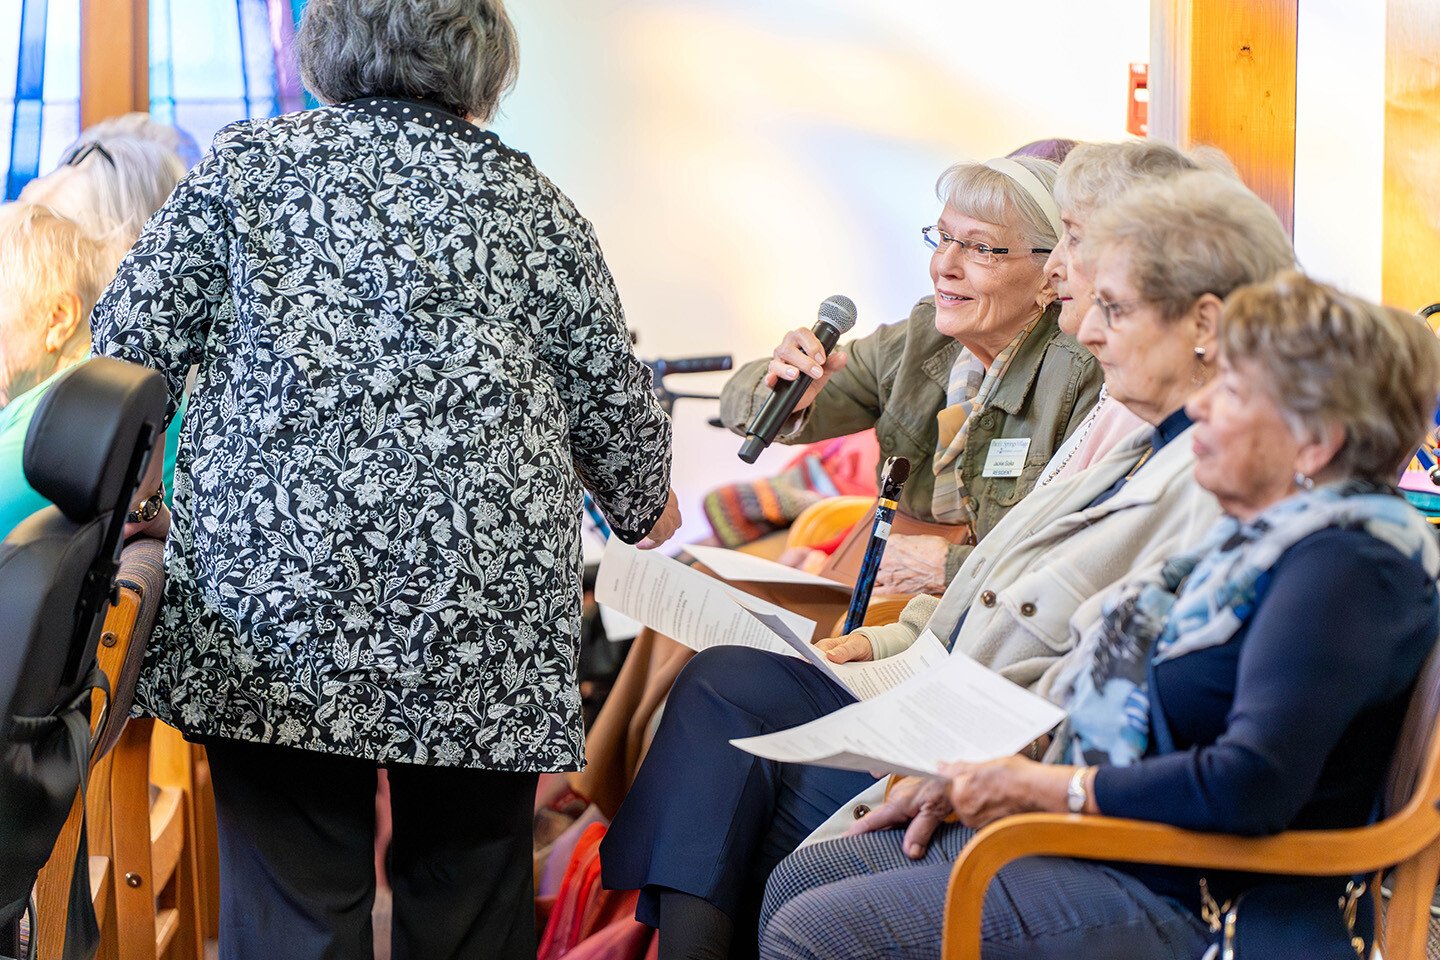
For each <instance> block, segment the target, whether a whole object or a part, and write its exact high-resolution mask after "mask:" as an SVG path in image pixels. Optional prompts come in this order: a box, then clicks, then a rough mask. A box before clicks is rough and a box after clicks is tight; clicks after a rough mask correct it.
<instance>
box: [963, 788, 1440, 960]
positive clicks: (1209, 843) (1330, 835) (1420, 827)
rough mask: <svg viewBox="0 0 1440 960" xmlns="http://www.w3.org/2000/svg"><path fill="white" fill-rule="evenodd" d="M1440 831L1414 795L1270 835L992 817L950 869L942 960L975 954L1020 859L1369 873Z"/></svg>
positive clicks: (1105, 820)
mask: <svg viewBox="0 0 1440 960" xmlns="http://www.w3.org/2000/svg"><path fill="white" fill-rule="evenodd" d="M1437 837H1440V811H1437V810H1436V809H1435V808H1433V807H1431V806H1430V805H1429V804H1427V803H1424V802H1423V798H1419V797H1417V798H1416V802H1412V803H1411V804H1410V805H1409V806H1407V807H1406V808H1405V809H1404V810H1403V811H1401V812H1400V813H1399V814H1397V815H1396V816H1393V817H1390V818H1389V819H1387V820H1383V821H1381V822H1380V823H1377V824H1374V825H1372V826H1367V827H1357V828H1354V829H1349V830H1292V831H1289V832H1286V833H1281V834H1277V835H1275V836H1269V837H1237V836H1230V835H1227V834H1214V833H1200V832H1197V831H1193V830H1181V829H1179V828H1177V827H1171V826H1166V825H1165V824H1159V823H1151V822H1148V821H1144V820H1126V819H1121V818H1119V817H1082V816H1075V815H1072V814H1051V813H1041V814H1023V815H1020V816H1014V817H1006V818H1004V819H1003V820H998V821H996V822H995V823H992V824H990V825H989V826H988V827H986V828H985V829H983V830H981V831H980V832H979V833H978V834H976V835H975V838H974V839H973V840H971V841H970V843H969V844H967V845H966V847H965V849H964V850H963V851H962V852H961V854H960V857H959V859H957V860H956V861H955V866H954V868H953V869H952V870H951V872H950V889H949V893H948V894H947V896H946V904H945V938H944V944H943V947H942V950H941V956H942V958H943V960H979V957H980V915H981V911H982V908H983V906H984V902H985V891H986V888H987V887H988V886H989V885H990V881H991V879H992V878H994V876H995V874H996V873H998V872H999V871H1000V869H1001V868H1002V867H1004V866H1005V865H1006V864H1007V863H1010V862H1011V861H1012V860H1018V859H1020V858H1021V857H1072V858H1075V859H1080V860H1122V861H1125V862H1128V863H1149V864H1158V865H1163V866H1188V867H1196V868H1201V869H1211V870H1243V871H1253V872H1257V873H1281V874H1291V875H1299V876H1344V875H1347V874H1368V873H1373V872H1375V871H1376V870H1380V869H1382V868H1385V867H1389V866H1392V865H1394V864H1396V863H1399V862H1401V861H1403V860H1407V859H1409V858H1410V857H1412V856H1414V855H1415V854H1417V853H1418V852H1420V851H1422V850H1424V849H1425V848H1426V847H1428V846H1430V845H1431V844H1433V843H1434V842H1435V841H1436V838H1437Z"/></svg>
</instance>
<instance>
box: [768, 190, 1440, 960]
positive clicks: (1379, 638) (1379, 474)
mask: <svg viewBox="0 0 1440 960" xmlns="http://www.w3.org/2000/svg"><path fill="white" fill-rule="evenodd" d="M1192 176H1193V175H1192ZM1123 256H1128V254H1124V255H1122V257H1123ZM1107 272H1108V271H1107V269H1106V258H1104V257H1103V256H1102V257H1101V258H1099V259H1097V260H1096V272H1095V286H1096V288H1097V291H1098V292H1099V294H1100V295H1101V297H1102V298H1104V299H1105V300H1106V301H1107V304H1105V305H1101V306H1097V308H1096V311H1095V312H1098V311H1101V310H1103V309H1105V307H1106V306H1107V305H1116V304H1119V303H1121V302H1123V300H1124V299H1130V300H1131V301H1132V305H1131V307H1130V312H1129V315H1128V316H1127V317H1126V318H1125V320H1127V321H1130V320H1136V319H1138V318H1139V317H1140V316H1141V315H1142V312H1148V311H1155V310H1159V309H1164V306H1163V304H1152V303H1148V302H1147V301H1146V300H1144V299H1141V298H1142V297H1143V296H1144V290H1143V289H1133V288H1132V289H1130V290H1129V291H1125V290H1120V289H1114V288H1112V287H1111V285H1110V284H1109V283H1107V279H1106V278H1107ZM1122 295H1123V296H1122ZM1089 322H1090V321H1089V320H1088V319H1087V323H1089ZM1121 322H1122V321H1121V319H1120V318H1119V317H1116V319H1115V323H1116V326H1117V327H1118V326H1119V325H1120V323H1121ZM1219 342H1220V354H1219V371H1218V373H1219V375H1218V377H1217V378H1216V379H1215V380H1214V381H1212V382H1211V383H1210V384H1209V385H1208V386H1206V387H1205V388H1204V389H1202V390H1200V391H1199V392H1198V393H1197V394H1196V395H1195V396H1193V397H1192V398H1191V399H1190V401H1189V404H1188V408H1189V410H1190V412H1191V415H1192V416H1193V417H1194V419H1195V421H1196V427H1195V432H1194V441H1193V443H1194V448H1195V453H1196V466H1195V478H1196V480H1197V481H1198V482H1199V484H1200V485H1201V486H1203V487H1204V488H1205V489H1207V490H1209V491H1210V492H1211V493H1213V494H1214V495H1215V497H1216V499H1217V500H1218V501H1219V504H1220V506H1221V508H1222V509H1223V510H1224V512H1225V514H1226V517H1225V518H1224V519H1222V520H1221V521H1220V522H1219V523H1218V524H1217V525H1216V526H1215V527H1214V528H1213V529H1212V530H1211V531H1210V533H1209V534H1208V535H1207V536H1206V537H1205V539H1204V540H1203V541H1202V542H1201V543H1200V544H1198V545H1197V546H1196V547H1194V548H1192V549H1191V550H1190V551H1188V552H1185V553H1182V554H1180V555H1178V556H1176V557H1173V558H1171V559H1170V560H1169V561H1168V562H1166V563H1165V564H1163V565H1161V566H1156V567H1152V568H1151V569H1150V570H1149V571H1147V572H1145V573H1143V574H1140V575H1137V576H1135V577H1133V578H1130V579H1128V580H1127V581H1125V582H1124V583H1123V584H1121V585H1120V586H1118V587H1117V588H1116V589H1115V590H1113V591H1112V592H1110V593H1109V595H1108V596H1107V597H1106V599H1105V601H1104V603H1103V609H1102V610H1101V614H1102V616H1101V617H1100V618H1098V619H1096V620H1094V621H1092V623H1090V624H1089V625H1087V626H1086V627H1085V628H1084V630H1083V632H1082V633H1081V639H1080V640H1079V643H1078V646H1077V647H1076V650H1075V653H1074V654H1073V655H1072V657H1071V658H1070V659H1069V661H1068V662H1067V663H1066V664H1065V668H1064V669H1063V670H1062V674H1061V676H1060V678H1059V679H1058V681H1057V689H1056V694H1057V697H1058V699H1059V702H1062V703H1064V704H1065V705H1066V710H1067V713H1068V716H1069V719H1068V721H1067V723H1066V724H1065V725H1062V727H1061V729H1060V732H1059V734H1058V735H1057V737H1056V742H1055V744H1054V745H1053V746H1052V747H1051V751H1050V756H1049V759H1050V760H1051V761H1053V762H1050V763H1037V762H1035V761H1032V760H1028V759H1025V758H1022V757H1018V756H1017V757H1008V758H1005V759H1001V760H995V761H991V762H989V763H981V764H954V765H953V767H952V768H951V770H950V771H949V772H950V775H951V779H950V780H949V781H948V782H946V781H938V782H939V783H940V784H941V785H942V789H938V790H935V789H930V788H929V787H928V784H927V786H921V787H916V786H914V784H915V781H914V780H910V781H902V783H901V784H900V785H899V786H897V787H896V788H895V790H894V791H893V792H892V798H891V800H890V801H889V802H887V804H886V805H885V806H883V807H880V808H878V809H876V810H875V811H874V812H873V813H871V814H870V815H869V816H868V817H866V818H865V819H864V820H862V821H861V822H860V823H859V824H857V827H856V830H857V832H858V833H859V835H857V836H851V837H846V838H843V839H840V840H833V841H828V842H825V843H820V844H816V845H814V846H811V847H807V848H805V849H803V850H800V851H799V852H797V853H795V854H794V855H792V856H791V857H789V858H787V859H786V860H785V861H784V862H783V863H781V864H780V866H779V867H777V869H776V870H775V872H774V873H773V874H772V876H771V880H770V885H769V889H768V890H767V892H766V904H765V913H766V918H767V919H766V920H765V921H762V923H763V933H762V943H761V955H762V956H764V957H766V958H775V960H780V958H784V960H798V958H816V960H818V958H822V957H834V956H846V957H855V958H879V957H894V956H905V957H911V958H922V957H939V956H940V941H941V921H942V916H943V913H944V902H945V892H946V888H947V885H948V881H949V876H950V869H951V865H952V861H953V860H954V858H955V857H956V856H957V854H958V853H959V851H960V850H961V849H962V848H963V847H964V845H965V844H966V843H967V842H968V840H969V838H970V837H971V836H973V834H974V831H975V829H977V828H979V827H982V826H984V825H985V824H987V823H990V822H991V821H994V820H996V819H999V818H1001V817H1005V816H1008V815H1011V814H1015V813H1024V812H1036V811H1040V812H1047V811H1048V812H1065V811H1067V810H1069V811H1072V812H1083V813H1085V814H1091V815H1102V814H1104V815H1111V816H1119V817H1131V818H1138V819H1142V820H1151V821H1155V822H1159V823H1166V824H1171V825H1173V826H1177V827H1182V828H1185V829H1190V830H1203V831H1213V832H1218V833H1227V834H1241V835H1249V836H1260V835H1265V834H1272V833H1276V832H1279V831H1282V830H1287V829H1340V828H1347V827H1357V826H1361V825H1363V824H1365V823H1366V822H1368V820H1369V819H1370V817H1371V813H1372V810H1373V809H1374V804H1375V801H1376V798H1377V794H1378V790H1379V787H1380V784H1381V782H1382V778H1383V776H1384V772H1385V769H1386V766H1387V765H1388V762H1389V757H1390V753H1391V750H1392V748H1393V745H1394V743H1395V740H1396V737H1397V736H1398V734H1399V731H1400V724H1401V721H1402V719H1403V717H1404V714H1405V710H1406V704H1407V702H1408V700H1409V696H1410V691H1411V689H1412V687H1413V685H1414V683H1415V679H1416V677H1417V675H1418V672H1419V669H1420V667H1421V664H1422V663H1423V662H1424V660H1425V658H1426V656H1427V655H1428V654H1429V653H1430V651H1431V650H1432V649H1433V647H1434V646H1435V638H1436V631H1437V626H1440V605H1437V596H1436V585H1435V579H1436V575H1437V573H1440V550H1437V544H1436V539H1435V535H1434V532H1433V531H1432V530H1431V529H1430V528H1429V526H1428V525H1427V524H1426V523H1425V521H1424V519H1423V518H1422V517H1421V516H1420V515H1419V514H1418V513H1416V512H1415V511H1414V510H1413V509H1411V508H1410V507H1409V506H1408V505H1407V504H1406V503H1405V502H1404V500H1403V499H1401V498H1400V497H1399V496H1398V494H1397V492H1396V491H1395V489H1394V482H1395V478H1396V477H1397V476H1398V473H1399V470H1400V469H1401V467H1402V466H1403V465H1404V464H1405V462H1406V461H1408V459H1409V458H1410V456H1411V454H1412V452H1413V451H1414V449H1415V446H1416V443H1417V442H1418V441H1419V440H1420V438H1421V437H1422V436H1423V435H1424V434H1425V431H1426V429H1427V428H1428V426H1429V424H1430V422H1431V414H1432V412H1433V410H1434V404H1435V396H1436V393H1437V391H1440V343H1437V342H1436V340H1435V338H1434V337H1433V336H1431V334H1430V332H1429V331H1428V330H1427V329H1426V328H1425V326H1424V324H1422V323H1420V322H1419V321H1418V320H1416V319H1415V318H1414V317H1413V316H1410V315H1407V314H1404V313H1401V312H1400V311H1397V310H1392V309H1389V308H1386V307H1380V306H1376V305H1374V304H1371V303H1367V302H1365V301H1363V300H1361V299H1359V298H1356V297H1351V296H1347V295H1345V294H1342V293H1340V292H1339V291H1336V290H1334V289H1332V288H1330V287H1326V286H1324V285H1321V284H1318V283H1315V282H1313V281H1311V280H1308V279H1306V278H1305V277H1303V276H1301V275H1300V274H1298V273H1294V272H1287V273H1284V274H1281V275H1280V276H1279V277H1277V278H1275V279H1274V280H1272V281H1270V282H1267V283H1261V284H1256V285H1254V286H1250V287H1245V288H1243V289H1241V290H1239V291H1237V292H1235V293H1234V294H1232V295H1231V296H1230V297H1229V298H1228V300H1227V301H1226V304H1225V309H1224V314H1223V319H1222V321H1221V328H1220V337H1219ZM1103 356H1104V354H1103V353H1102V357H1103ZM935 782H936V781H929V782H928V783H935ZM921 796H923V797H925V800H924V802H922V803H917V802H916V799H917V797H921ZM952 812H953V813H955V814H956V815H957V816H958V819H959V823H953V824H944V825H940V824H941V821H942V820H943V819H944V818H945V817H946V816H947V815H948V814H950V813H952ZM907 822H908V824H909V827H908V829H906V830H904V831H903V832H902V830H901V829H899V828H900V827H902V826H904V825H905V824H906V823H907ZM937 826H938V832H937ZM887 828H895V829H887ZM875 830H879V831H881V832H865V831H875ZM1347 879H1348V878H1345V877H1340V878H1335V879H1333V880H1332V881H1323V882H1321V883H1320V884H1319V885H1318V886H1319V889H1317V891H1316V894H1315V896H1316V898H1317V900H1316V901H1315V911H1316V912H1315V913H1314V914H1313V915H1311V914H1305V915H1306V916H1309V918H1310V922H1311V923H1317V924H1318V923H1321V922H1327V921H1328V923H1329V924H1331V925H1332V926H1333V925H1334V920H1335V919H1336V913H1337V912H1338V908H1337V906H1336V904H1337V901H1338V900H1339V899H1340V898H1341V897H1342V896H1343V895H1344V891H1345V887H1346V881H1347ZM1260 882H1279V883H1285V882H1295V881H1293V880H1290V881H1287V880H1285V879H1284V878H1275V877H1263V876H1256V875H1253V874H1233V873H1231V874H1227V873H1223V872H1217V871H1210V872H1208V874H1207V875H1206V876H1204V877H1202V876H1201V872H1200V871H1196V870H1191V869H1186V868H1178V867H1157V866H1148V865H1132V864H1125V863H1120V862H1104V863H1102V862H1095V861H1075V860H1067V859H1061V858H1027V859H1023V860H1019V861H1016V862H1015V863H1012V864H1010V865H1009V866H1007V867H1005V868H1004V869H1002V870H1001V871H1000V872H999V874H998V875H997V876H996V878H995V880H994V881H993V882H992V883H991V885H990V887H989V889H988V891H987V894H986V897H985V910H984V919H983V925H982V930H981V935H982V938H983V942H984V953H985V956H986V957H987V958H1011V957H1014V958H1022V957H1023V958H1027V960H1031V958H1039V960H1044V958H1049V957H1055V958H1060V957H1065V958H1069V957H1077V956H1094V957H1118V956H1124V957H1130V958H1136V960H1142V958H1143V960H1149V958H1174V960H1180V958H1184V960H1193V958H1195V957H1199V956H1200V955H1201V954H1202V953H1203V952H1204V951H1205V949H1206V945H1207V943H1208V941H1209V940H1210V932H1209V930H1208V929H1207V925H1206V923H1205V922H1203V921H1202V919H1201V918H1202V914H1204V913H1205V911H1206V910H1207V909H1216V906H1215V905H1216V902H1217V901H1219V902H1223V901H1226V900H1228V899H1230V898H1233V897H1235V896H1238V895H1239V894H1241V893H1242V892H1244V891H1245V890H1247V889H1248V888H1250V887H1252V886H1254V885H1255V884H1257V883H1260ZM1309 882H1310V883H1315V882H1314V881H1309ZM1358 916H1359V917H1360V918H1362V921H1363V920H1364V919H1366V918H1368V917H1369V916H1370V907H1369V905H1367V904H1364V903H1361V904H1360V907H1359V910H1358ZM1291 922H1293V923H1294V924H1295V936H1296V942H1297V943H1308V944H1314V943H1315V942H1316V941H1315V940H1314V939H1313V938H1314V937H1316V936H1319V935H1320V932H1319V931H1317V930H1315V929H1313V928H1307V927H1305V926H1303V925H1302V921H1301V919H1300V918H1299V917H1298V916H1297V917H1295V918H1292V920H1291ZM1367 955H1368V954H1367Z"/></svg>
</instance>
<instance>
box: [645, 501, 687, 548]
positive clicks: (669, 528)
mask: <svg viewBox="0 0 1440 960" xmlns="http://www.w3.org/2000/svg"><path fill="white" fill-rule="evenodd" d="M679 529H680V503H679V501H677V500H676V499H675V491H674V489H673V488H672V489H671V490H670V493H669V494H668V495H667V496H666V498H665V512H664V513H662V514H660V519H659V520H656V521H655V526H653V527H651V528H650V532H649V533H647V534H646V535H645V539H643V540H641V541H640V542H639V543H637V544H636V546H637V547H639V548H640V549H641V550H654V549H655V548H656V547H658V546H660V544H662V543H664V542H665V541H666V540H669V539H670V538H671V537H673V536H674V535H675V531H676V530H679Z"/></svg>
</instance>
